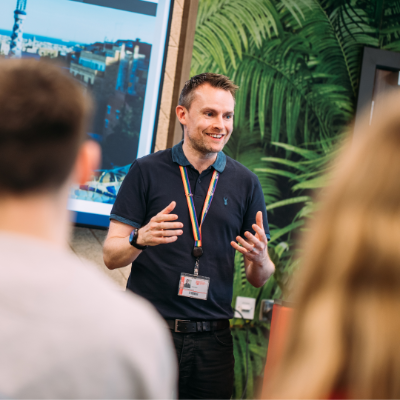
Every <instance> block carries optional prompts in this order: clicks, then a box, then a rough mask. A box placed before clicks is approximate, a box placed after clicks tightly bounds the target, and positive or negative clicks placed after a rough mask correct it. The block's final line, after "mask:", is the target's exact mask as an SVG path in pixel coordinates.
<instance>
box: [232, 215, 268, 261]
mask: <svg viewBox="0 0 400 400" xmlns="http://www.w3.org/2000/svg"><path fill="white" fill-rule="evenodd" d="M252 228H253V229H254V231H255V233H256V234H255V235H252V234H251V233H250V232H245V234H244V236H245V237H246V239H247V240H245V239H243V238H242V237H240V236H236V240H237V241H238V243H240V244H241V246H239V244H238V243H236V242H234V241H232V242H231V246H232V247H233V248H234V249H236V250H237V251H239V252H241V253H242V254H243V255H244V256H245V258H247V259H248V260H249V261H252V262H255V263H256V264H262V263H263V262H264V260H266V259H269V256H268V239H267V236H266V235H265V231H264V225H263V216H262V212H261V211H259V212H258V213H257V215H256V223H255V224H253V226H252Z"/></svg>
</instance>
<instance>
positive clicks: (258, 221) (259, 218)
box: [256, 211, 264, 230]
mask: <svg viewBox="0 0 400 400" xmlns="http://www.w3.org/2000/svg"><path fill="white" fill-rule="evenodd" d="M256 224H257V225H258V226H259V227H260V228H261V229H263V230H264V224H263V215H262V212H261V211H258V212H257V214H256Z"/></svg>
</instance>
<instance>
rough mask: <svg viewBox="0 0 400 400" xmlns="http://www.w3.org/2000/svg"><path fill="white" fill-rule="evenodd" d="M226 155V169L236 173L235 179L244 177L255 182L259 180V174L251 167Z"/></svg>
mask: <svg viewBox="0 0 400 400" xmlns="http://www.w3.org/2000/svg"><path fill="white" fill-rule="evenodd" d="M225 157H226V166H225V168H226V170H227V171H228V172H229V173H232V174H235V179H244V180H247V181H250V182H253V183H256V182H257V181H258V177H257V175H256V174H255V173H254V172H253V171H251V170H250V169H249V168H247V167H246V166H244V165H243V164H241V163H240V162H239V161H236V160H235V159H233V158H232V157H229V156H227V155H225Z"/></svg>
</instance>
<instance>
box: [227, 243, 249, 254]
mask: <svg viewBox="0 0 400 400" xmlns="http://www.w3.org/2000/svg"><path fill="white" fill-rule="evenodd" d="M231 246H232V247H233V248H234V249H235V250H237V251H238V252H239V253H242V254H247V253H248V251H247V250H246V249H245V248H243V247H241V246H239V245H238V244H237V243H236V242H234V241H232V242H231Z"/></svg>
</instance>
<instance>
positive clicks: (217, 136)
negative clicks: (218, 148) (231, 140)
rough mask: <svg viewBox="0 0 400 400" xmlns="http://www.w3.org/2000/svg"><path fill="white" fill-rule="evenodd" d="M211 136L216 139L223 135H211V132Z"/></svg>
mask: <svg viewBox="0 0 400 400" xmlns="http://www.w3.org/2000/svg"><path fill="white" fill-rule="evenodd" d="M209 136H211V137H213V138H215V139H221V138H222V135H211V134H209Z"/></svg>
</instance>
